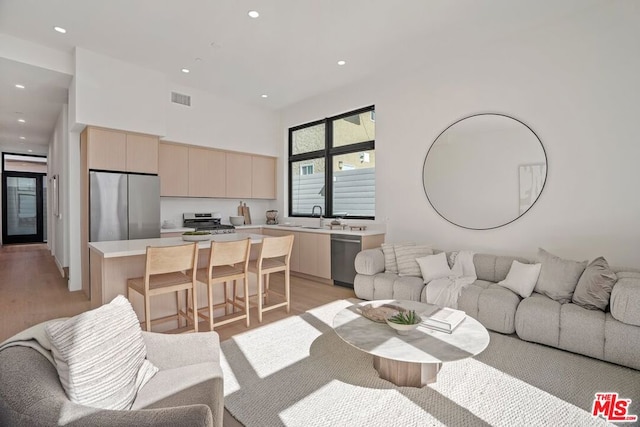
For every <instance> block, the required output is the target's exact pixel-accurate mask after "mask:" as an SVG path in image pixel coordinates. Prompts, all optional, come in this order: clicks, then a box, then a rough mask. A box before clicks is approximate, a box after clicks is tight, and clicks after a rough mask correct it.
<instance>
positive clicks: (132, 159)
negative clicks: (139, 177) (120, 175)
mask: <svg viewBox="0 0 640 427" xmlns="http://www.w3.org/2000/svg"><path fill="white" fill-rule="evenodd" d="M126 171H127V172H139V173H153V174H156V173H158V137H157V136H152V135H142V134H138V133H127V168H126Z"/></svg>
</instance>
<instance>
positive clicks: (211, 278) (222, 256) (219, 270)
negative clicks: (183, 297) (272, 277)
mask: <svg viewBox="0 0 640 427" xmlns="http://www.w3.org/2000/svg"><path fill="white" fill-rule="evenodd" d="M250 251H251V239H250V238H247V239H243V240H237V241H232V242H214V241H212V242H211V252H210V253H209V265H208V266H207V267H205V268H200V269H198V271H197V275H196V279H197V280H198V281H199V282H201V283H204V284H205V285H207V296H208V306H207V307H205V308H202V309H199V310H197V313H198V316H199V317H202V318H203V319H206V320H209V330H210V331H213V328H214V327H215V326H222V325H226V324H227V323H230V322H235V321H237V320H242V319H246V324H247V327H249V304H248V301H249V275H248V268H249V253H250ZM237 280H242V281H243V282H244V305H240V304H237V302H236V300H235V296H236V281H237ZM231 281H233V295H234V299H233V300H231V299H229V295H228V290H227V284H228V282H231ZM220 283H221V284H222V285H223V290H224V302H222V303H219V304H214V303H213V285H215V284H220ZM229 305H231V309H232V314H233V313H235V309H236V308H242V309H243V314H241V315H238V316H234V317H229V318H225V319H223V320H220V321H217V322H214V318H213V309H214V308H217V307H222V306H224V313H225V315H228V314H229V311H228V308H229ZM194 307H197V306H194ZM207 309H208V313H207V314H203V313H200V311H201V310H207Z"/></svg>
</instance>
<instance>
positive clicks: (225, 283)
mask: <svg viewBox="0 0 640 427" xmlns="http://www.w3.org/2000/svg"><path fill="white" fill-rule="evenodd" d="M222 286H224V314H225V315H227V314H229V304H228V303H227V298H228V292H227V287H228V286H229V283H228V282H224V283H223V284H222Z"/></svg>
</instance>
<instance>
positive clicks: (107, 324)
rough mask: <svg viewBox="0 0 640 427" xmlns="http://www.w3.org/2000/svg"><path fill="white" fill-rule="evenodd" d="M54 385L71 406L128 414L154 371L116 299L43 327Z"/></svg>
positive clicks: (125, 305) (124, 304)
mask: <svg viewBox="0 0 640 427" xmlns="http://www.w3.org/2000/svg"><path fill="white" fill-rule="evenodd" d="M46 332H47V336H48V338H49V340H50V342H51V348H52V353H53V358H54V360H55V364H56V369H57V370H58V376H59V377H60V382H61V383H62V386H63V388H64V390H65V392H66V394H67V396H68V397H69V400H71V401H72V402H74V403H77V404H80V405H85V406H91V407H95V408H102V409H130V408H131V405H132V403H133V401H134V399H135V397H136V394H137V392H138V389H140V388H141V387H142V386H143V385H144V384H146V383H147V381H149V380H150V379H151V377H152V376H153V375H154V374H155V373H156V372H157V371H158V368H156V367H155V366H154V365H153V364H152V363H151V362H149V361H148V360H147V359H146V355H147V351H146V347H145V343H144V339H143V338H142V331H141V329H140V324H139V323H138V317H137V316H136V314H135V312H134V311H133V308H132V307H131V304H130V303H129V301H128V300H127V299H126V298H125V297H123V296H122V295H119V296H117V297H116V298H115V299H114V300H113V301H111V302H110V303H109V304H105V305H103V306H102V307H99V308H97V309H95V310H90V311H87V312H85V313H82V314H79V315H77V316H75V317H72V318H70V319H67V320H61V321H56V322H51V323H49V324H47V326H46Z"/></svg>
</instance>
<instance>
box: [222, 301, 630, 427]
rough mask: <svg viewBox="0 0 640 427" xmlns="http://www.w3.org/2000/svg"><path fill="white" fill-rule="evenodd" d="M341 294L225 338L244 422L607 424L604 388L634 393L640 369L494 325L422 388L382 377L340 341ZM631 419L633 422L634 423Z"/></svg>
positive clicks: (229, 398) (230, 398) (228, 370)
mask: <svg viewBox="0 0 640 427" xmlns="http://www.w3.org/2000/svg"><path fill="white" fill-rule="evenodd" d="M350 304H351V302H349V301H337V302H335V303H331V304H328V305H325V306H322V307H319V308H316V309H313V310H310V311H309V312H307V313H305V314H303V315H301V316H296V317H291V318H287V319H284V320H282V321H280V322H277V323H273V324H270V325H267V326H264V327H262V328H258V329H255V330H252V331H248V332H246V333H244V334H241V335H237V336H235V337H234V338H232V339H229V340H227V341H224V342H223V343H222V353H223V355H222V356H223V357H222V365H223V370H224V375H225V382H224V387H225V407H226V408H227V409H228V410H229V412H230V413H231V414H232V415H233V416H234V417H235V418H236V419H238V420H239V421H240V422H242V423H243V424H245V425H246V426H261V427H262V426H279V425H286V426H305V427H309V426H323V427H324V426H442V425H447V426H484V425H492V426H602V425H607V423H606V422H605V421H604V420H603V419H601V418H594V417H592V416H591V413H590V410H591V405H592V402H593V399H594V395H595V393H596V392H607V391H610V392H618V393H619V395H620V397H621V398H627V399H632V404H631V407H630V410H629V413H630V414H636V415H639V414H640V371H636V370H633V369H629V368H624V367H621V366H617V365H613V364H609V363H606V362H601V361H598V360H595V359H590V358H587V357H582V356H579V355H575V354H572V353H568V352H564V351H561V350H556V349H553V348H549V347H545V346H541V345H537V344H532V343H526V342H524V341H521V340H519V339H517V338H514V337H510V336H504V335H500V334H496V333H491V343H490V344H489V347H488V348H487V349H486V350H485V351H484V352H483V353H481V354H480V355H478V356H476V357H475V358H472V359H466V360H462V361H458V362H450V363H445V364H444V365H443V367H442V369H441V371H440V373H439V374H438V381H437V382H436V383H435V384H430V385H429V386H427V387H424V388H421V389H419V388H410V387H396V386H394V385H393V384H391V383H389V382H387V381H385V380H382V379H380V378H379V377H378V374H377V372H376V371H375V369H373V366H372V356H370V355H368V354H366V353H364V352H361V351H359V350H357V349H355V348H353V347H351V346H350V345H348V344H346V343H345V342H344V341H342V340H341V339H340V338H339V337H338V336H337V335H336V334H335V332H334V331H333V329H332V328H331V324H332V320H333V317H334V315H335V314H336V313H337V312H338V311H340V310H341V309H342V308H344V307H347V306H349V305H350ZM625 425H631V424H629V423H626V424H625Z"/></svg>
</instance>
